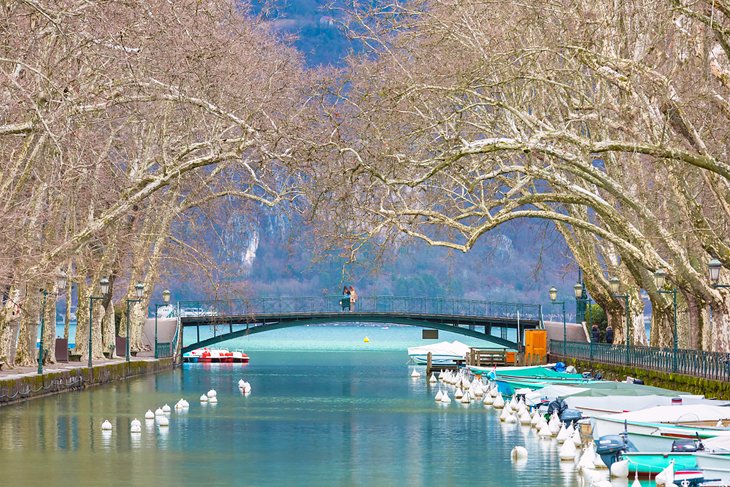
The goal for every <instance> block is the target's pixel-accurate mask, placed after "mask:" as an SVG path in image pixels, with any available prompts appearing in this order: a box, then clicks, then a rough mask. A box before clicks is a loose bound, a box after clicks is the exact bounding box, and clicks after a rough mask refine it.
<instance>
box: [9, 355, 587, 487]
mask: <svg viewBox="0 0 730 487" xmlns="http://www.w3.org/2000/svg"><path fill="white" fill-rule="evenodd" d="M351 355H352V354H348V355H347V356H346V357H343V360H348V361H352V362H353V365H347V366H343V365H342V364H338V363H336V358H333V357H332V356H331V355H327V356H326V357H322V360H323V362H324V365H323V364H322V363H320V362H317V355H316V354H307V356H306V357H304V358H301V357H299V356H295V357H289V360H291V361H292V362H291V363H289V362H283V363H279V362H281V361H285V360H286V357H284V358H282V357H281V356H278V358H277V359H276V360H273V359H272V360H270V361H269V363H268V364H267V365H265V366H256V365H252V366H251V367H250V368H249V369H247V373H246V376H247V377H246V379H247V380H249V381H250V382H251V383H252V386H253V390H254V393H253V394H252V395H251V396H250V397H245V398H244V397H242V396H241V395H240V391H239V390H238V388H237V381H238V379H239V377H240V375H241V374H240V369H237V368H232V367H228V368H222V367H218V368H208V369H207V371H206V369H205V368H202V367H201V368H195V367H185V368H183V369H179V370H176V371H175V372H173V373H169V374H161V375H159V376H157V377H156V378H154V380H153V379H152V378H149V377H147V378H141V379H138V380H133V381H131V382H128V383H124V384H113V385H109V386H104V387H99V388H94V389H90V390H87V391H83V392H78V393H72V394H66V395H63V396H53V397H49V398H44V399H39V400H37V401H32V402H29V403H27V404H25V405H22V406H19V407H10V408H4V409H3V410H2V412H1V414H0V434H1V435H2V437H3V438H11V439H12V441H4V442H1V443H0V450H2V451H1V453H0V471H2V472H3V483H4V484H5V485H17V486H23V485H40V484H44V483H48V482H49V481H50V480H53V479H54V478H57V476H58V475H61V474H62V473H61V472H63V475H65V472H70V475H74V482H75V483H74V485H76V486H77V487H86V486H92V485H98V484H99V483H102V482H101V481H100V480H101V479H103V484H104V485H105V487H117V486H129V485H155V486H158V487H173V486H179V485H196V484H202V485H206V484H210V479H209V478H208V476H209V475H210V472H215V474H216V482H215V485H297V486H300V485H301V486H303V487H313V486H320V485H332V486H335V487H339V486H342V487H344V486H348V487H350V486H353V487H357V486H364V485H404V484H405V485H419V486H424V487H436V486H439V487H440V486H442V485H460V484H461V483H463V482H464V481H465V478H467V477H465V476H467V475H471V472H483V473H484V474H483V477H484V479H485V480H487V481H488V482H487V483H488V484H491V485H497V484H499V485H510V486H514V487H519V486H522V487H524V486H527V485H547V486H557V485H563V484H566V485H576V484H577V483H578V480H577V478H576V476H575V473H573V472H574V468H575V467H574V466H572V465H571V466H570V469H568V468H567V465H565V466H564V465H561V464H560V462H559V461H558V460H557V444H556V443H554V442H553V441H551V440H547V441H544V440H538V438H537V437H536V435H535V434H534V433H530V428H528V427H525V426H520V425H519V424H514V423H502V422H500V421H499V419H498V413H499V412H498V411H495V410H494V409H493V408H491V407H489V408H485V407H483V406H482V404H481V403H480V402H474V403H472V404H471V405H470V406H467V405H462V407H457V406H456V405H455V404H452V405H451V406H449V405H444V404H437V403H435V402H434V395H435V392H436V390H437V388H438V387H439V386H429V385H428V383H427V381H426V380H425V377H424V376H422V377H421V379H420V381H412V380H411V379H410V378H408V377H407V376H406V375H405V373H404V372H405V371H406V370H407V367H405V366H404V365H403V363H402V362H403V358H402V355H398V354H396V355H394V357H393V359H392V363H386V364H385V365H384V364H382V363H377V361H376V362H375V363H373V361H372V355H371V354H370V353H369V352H368V353H364V354H363V355H362V357H360V358H359V359H358V360H355V359H353V357H352V356H351ZM296 360H298V361H296ZM441 387H443V388H445V389H447V390H449V395H450V396H451V397H452V398H453V389H451V388H447V387H446V386H441ZM211 388H214V389H216V390H218V391H219V392H218V396H219V398H220V402H219V403H218V404H217V405H214V404H207V403H203V404H200V403H198V402H197V401H195V398H197V397H199V396H200V394H201V391H208V390H209V389H211ZM181 395H182V396H183V397H187V398H188V399H193V402H194V404H192V405H191V407H190V409H189V410H175V413H174V414H171V415H166V416H167V417H169V421H170V426H169V427H167V428H165V427H158V426H157V425H156V423H155V420H146V419H143V421H144V426H143V431H142V433H131V432H130V431H129V429H130V421H131V420H132V419H133V418H135V417H138V418H140V419H141V418H143V416H144V411H146V410H147V409H149V408H150V406H152V405H155V404H164V403H165V402H167V403H168V404H174V402H176V401H177V399H178V398H179V397H180V396H181ZM152 409H153V410H154V409H155V407H153V408H152ZM105 418H108V419H109V420H110V421H111V422H112V424H113V425H114V429H113V431H112V432H102V431H101V430H100V425H101V423H102V422H103V420H104V419H105ZM518 444H519V445H524V446H525V447H526V448H527V449H528V455H529V456H528V460H527V461H526V462H525V461H518V462H515V463H514V464H513V463H512V462H511V461H510V455H509V452H510V450H511V448H512V447H513V446H514V445H518ZM528 465H529V467H528ZM564 468H565V471H564ZM571 469H572V470H571ZM489 480H491V482H489ZM571 482H572V484H571Z"/></svg>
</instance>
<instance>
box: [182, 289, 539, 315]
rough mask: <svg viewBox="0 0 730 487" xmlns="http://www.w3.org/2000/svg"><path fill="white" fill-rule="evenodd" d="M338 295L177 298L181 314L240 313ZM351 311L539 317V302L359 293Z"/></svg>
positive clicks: (314, 308) (332, 306) (316, 305)
mask: <svg viewBox="0 0 730 487" xmlns="http://www.w3.org/2000/svg"><path fill="white" fill-rule="evenodd" d="M343 298H344V296H342V295H334V296H332V295H329V296H314V297H311V296H310V297H286V296H282V297H273V298H251V299H232V300H213V301H180V303H179V310H180V311H179V312H180V315H181V316H182V317H186V316H207V317H210V318H211V321H214V318H215V317H216V316H241V315H260V314H284V313H287V314H288V313H319V312H335V311H342V304H341V300H342V299H343ZM352 311H356V312H360V313H369V312H373V313H403V314H422V315H450V316H477V317H494V318H507V319H517V318H518V317H519V318H520V319H524V320H541V318H542V316H541V314H542V306H541V305H539V304H523V303H506V302H496V301H478V300H470V299H454V298H412V297H402V296H360V297H358V299H357V302H356V303H355V305H354V309H353V310H352Z"/></svg>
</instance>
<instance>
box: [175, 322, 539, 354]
mask: <svg viewBox="0 0 730 487" xmlns="http://www.w3.org/2000/svg"><path fill="white" fill-rule="evenodd" d="M182 320H185V319H184V318H183V319H182ZM195 321H198V322H197V323H195V324H194V325H193V326H214V325H220V323H215V322H212V321H208V322H204V323H201V322H200V320H195ZM327 323H380V324H392V325H408V326H415V327H419V328H429V329H436V330H440V331H447V332H451V333H456V334H459V335H464V336H468V337H471V338H478V339H480V340H484V341H488V342H490V343H493V344H495V345H498V346H501V347H505V348H511V349H516V348H517V347H518V343H516V342H513V341H511V340H507V339H504V338H501V337H497V336H494V335H491V334H487V333H484V332H481V331H477V330H474V329H471V328H469V327H466V328H465V327H463V326H459V325H458V324H453V323H444V322H437V321H430V320H427V319H418V318H413V317H398V316H389V317H387V319H384V317H383V316H367V315H366V314H364V313H363V314H360V313H355V314H349V313H341V314H337V315H335V316H318V317H313V318H304V319H301V318H299V319H292V320H278V321H273V322H266V321H264V322H263V323H258V324H250V323H249V326H247V327H246V328H243V329H240V330H235V331H232V332H229V333H224V334H221V335H217V336H214V337H210V338H206V339H203V340H200V341H198V342H196V343H192V344H190V345H184V346H183V347H182V353H186V352H190V351H192V350H195V349H198V348H203V347H210V346H212V345H215V344H216V343H221V342H224V341H228V340H232V339H235V338H240V337H244V336H249V335H253V334H256V333H263V332H267V331H274V330H281V329H285V328H292V327H295V326H306V325H321V324H327ZM243 324H245V323H243ZM191 325H192V324H191ZM236 325H237V326H241V325H242V324H241V323H237V324H236ZM499 325H507V323H495V326H499ZM183 326H185V325H183ZM188 326H190V325H188ZM534 327H536V326H535V325H533V326H530V324H527V326H526V328H534Z"/></svg>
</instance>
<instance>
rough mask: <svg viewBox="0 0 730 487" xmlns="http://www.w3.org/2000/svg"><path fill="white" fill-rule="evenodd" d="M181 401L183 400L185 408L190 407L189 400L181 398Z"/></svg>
mask: <svg viewBox="0 0 730 487" xmlns="http://www.w3.org/2000/svg"><path fill="white" fill-rule="evenodd" d="M180 401H182V403H183V407H184V408H185V409H187V408H189V407H190V403H189V402H187V401H186V400H185V399H180Z"/></svg>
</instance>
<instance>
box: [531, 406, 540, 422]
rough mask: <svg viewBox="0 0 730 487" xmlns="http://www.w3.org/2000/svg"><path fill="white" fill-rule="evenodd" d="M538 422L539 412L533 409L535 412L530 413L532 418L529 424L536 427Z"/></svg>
mask: <svg viewBox="0 0 730 487" xmlns="http://www.w3.org/2000/svg"><path fill="white" fill-rule="evenodd" d="M538 422H540V412H539V411H538V410H537V409H535V412H534V413H532V418H530V424H531V425H532V426H536V425H537V423H538Z"/></svg>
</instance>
